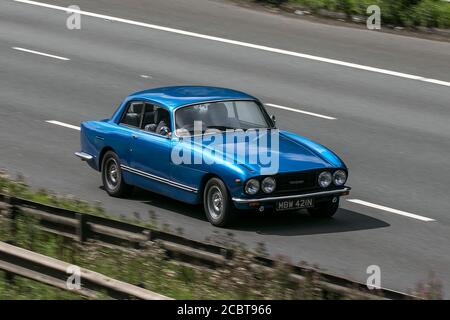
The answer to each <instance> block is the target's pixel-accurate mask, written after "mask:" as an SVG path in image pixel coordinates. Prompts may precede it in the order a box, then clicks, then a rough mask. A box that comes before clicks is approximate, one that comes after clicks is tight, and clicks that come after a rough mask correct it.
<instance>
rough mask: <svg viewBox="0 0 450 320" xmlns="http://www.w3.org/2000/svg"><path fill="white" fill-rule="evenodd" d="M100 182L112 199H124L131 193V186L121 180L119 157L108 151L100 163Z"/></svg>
mask: <svg viewBox="0 0 450 320" xmlns="http://www.w3.org/2000/svg"><path fill="white" fill-rule="evenodd" d="M102 181H103V187H104V188H105V190H106V192H107V193H108V194H109V195H110V196H112V197H124V196H127V195H129V194H130V193H131V191H132V186H130V185H128V184H126V183H125V182H124V180H123V176H122V170H121V168H120V161H119V157H118V156H117V155H116V154H115V153H114V152H113V151H108V152H106V154H105V155H104V157H103V161H102Z"/></svg>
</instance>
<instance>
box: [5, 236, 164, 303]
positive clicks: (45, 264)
mask: <svg viewBox="0 0 450 320" xmlns="http://www.w3.org/2000/svg"><path fill="white" fill-rule="evenodd" d="M69 267H71V265H70V264H69V263H67V262H64V261H60V260H57V259H54V258H51V257H47V256H44V255H42V254H39V253H36V252H32V251H29V250H25V249H23V248H19V247H16V246H13V245H10V244H7V243H4V242H0V269H2V270H4V271H6V273H7V274H14V275H20V276H22V277H25V278H28V279H32V280H36V281H39V282H42V283H46V284H48V285H51V286H54V287H57V288H60V289H65V290H68V287H67V284H66V280H67V278H68V274H67V270H68V269H69ZM80 279H82V288H81V289H79V290H76V291H74V292H75V293H77V294H80V295H82V296H84V297H87V298H95V297H98V294H97V292H99V291H102V292H106V293H107V294H108V296H109V297H112V298H118V299H130V298H131V299H143V300H169V299H170V298H168V297H165V296H163V295H160V294H157V293H154V292H152V291H149V290H146V289H143V288H140V287H137V286H134V285H132V284H129V283H125V282H122V281H119V280H116V279H113V278H110V277H107V276H105V275H103V274H100V273H98V272H94V271H91V270H88V269H84V268H80Z"/></svg>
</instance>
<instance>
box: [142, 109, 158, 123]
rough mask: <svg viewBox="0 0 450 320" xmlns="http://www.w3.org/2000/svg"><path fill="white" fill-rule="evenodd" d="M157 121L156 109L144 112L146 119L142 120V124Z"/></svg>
mask: <svg viewBox="0 0 450 320" xmlns="http://www.w3.org/2000/svg"><path fill="white" fill-rule="evenodd" d="M152 123H155V111H147V112H145V113H144V119H143V120H142V126H143V127H145V126H146V125H147V124H152Z"/></svg>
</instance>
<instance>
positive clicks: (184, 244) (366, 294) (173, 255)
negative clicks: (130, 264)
mask: <svg viewBox="0 0 450 320" xmlns="http://www.w3.org/2000/svg"><path fill="white" fill-rule="evenodd" d="M0 214H2V215H3V216H6V217H8V218H10V219H13V220H14V219H15V217H16V216H17V215H19V214H26V215H32V216H35V217H37V219H38V220H39V222H40V225H41V228H43V229H44V230H45V231H48V232H52V233H56V234H59V235H62V236H64V237H67V238H70V239H72V240H74V241H79V242H81V243H84V242H86V241H88V240H89V239H93V240H97V241H99V242H100V243H105V244H108V245H111V244H113V245H119V246H122V247H128V248H130V247H132V248H134V249H139V248H144V247H145V246H146V243H147V242H149V241H158V242H159V243H160V244H161V247H162V248H164V249H165V250H166V255H167V257H168V258H170V259H175V260H179V261H182V262H185V263H190V264H194V265H202V266H206V267H209V268H217V267H220V266H224V265H226V264H227V263H229V262H231V261H232V260H233V255H234V252H233V250H231V249H228V248H225V247H221V246H217V245H214V244H209V243H204V242H199V241H194V240H191V239H188V238H185V237H183V236H179V235H175V234H172V233H168V232H164V231H160V230H154V229H150V228H146V227H142V226H138V225H135V224H131V223H126V222H122V221H118V220H114V219H110V218H104V217H99V216H95V215H91V214H86V213H80V212H74V211H70V210H66V209H61V208H57V207H53V206H49V205H44V204H41V203H36V202H32V201H29V200H25V199H19V198H15V197H9V196H6V195H2V194H0ZM256 260H257V261H258V264H254V265H251V266H249V268H272V267H274V266H275V265H276V261H275V260H272V259H270V258H267V257H261V256H257V257H256ZM0 261H1V259H0ZM1 268H2V265H1V264H0V269H1ZM292 269H293V273H292V274H291V275H290V276H291V277H293V278H294V279H296V280H298V281H303V280H305V277H306V276H307V275H308V274H310V273H311V272H312V271H314V272H316V273H317V274H318V275H319V277H320V279H321V280H320V282H319V285H320V286H321V288H322V290H323V292H324V294H327V293H331V294H337V295H343V296H348V295H349V294H350V295H353V296H356V297H361V298H364V299H395V300H397V299H415V298H416V297H414V296H411V295H408V294H405V293H402V292H398V291H394V290H389V289H385V288H381V289H375V290H370V291H369V290H368V289H367V287H366V285H365V284H363V283H360V282H356V281H353V280H350V279H347V278H343V277H340V276H337V275H334V274H331V273H326V272H322V271H320V270H316V269H314V268H310V267H304V266H295V265H293V266H292Z"/></svg>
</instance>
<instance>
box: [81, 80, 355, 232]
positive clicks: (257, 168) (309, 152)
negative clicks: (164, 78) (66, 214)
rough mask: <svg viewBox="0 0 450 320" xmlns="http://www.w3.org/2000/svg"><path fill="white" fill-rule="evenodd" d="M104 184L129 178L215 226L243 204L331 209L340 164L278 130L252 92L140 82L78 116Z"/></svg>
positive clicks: (86, 155) (119, 192)
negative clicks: (197, 209) (142, 85)
mask: <svg viewBox="0 0 450 320" xmlns="http://www.w3.org/2000/svg"><path fill="white" fill-rule="evenodd" d="M75 154H76V155H77V156H78V157H79V158H81V160H83V161H86V162H87V163H88V164H89V165H90V166H91V167H92V168H93V169H95V170H97V171H100V172H101V176H102V181H103V186H104V188H105V190H106V192H107V193H108V194H109V195H111V196H114V197H124V196H127V195H128V194H129V193H130V192H131V191H132V188H133V186H137V187H140V188H143V189H147V190H150V191H152V192H155V193H158V194H162V195H164V196H167V197H170V198H173V199H176V200H179V201H183V202H186V203H190V204H201V203H202V204H203V207H204V210H205V213H206V217H207V218H208V220H209V221H210V222H211V223H212V224H213V225H215V226H221V227H223V226H226V225H229V224H230V223H231V222H232V221H233V220H234V219H235V218H236V217H237V216H239V215H238V213H239V212H244V211H249V210H253V211H259V212H263V211H265V210H271V211H284V210H300V209H307V210H308V212H309V213H310V214H312V215H314V216H318V217H331V216H332V215H334V213H335V212H336V211H337V209H338V207H339V199H340V197H341V196H344V195H348V194H349V191H350V187H348V186H346V185H345V183H346V181H347V176H348V170H347V167H346V165H345V164H344V163H343V161H342V160H341V159H340V158H339V157H338V156H337V155H335V154H334V153H333V152H332V151H330V150H329V149H327V148H325V147H323V146H322V145H320V144H318V143H315V142H313V141H311V140H309V139H307V138H305V137H302V136H299V135H297V134H294V133H291V132H286V131H282V130H279V129H278V128H277V127H276V122H275V117H274V116H270V115H269V114H268V113H267V111H266V110H265V108H264V105H263V104H262V103H261V102H260V101H259V100H258V99H257V98H255V97H253V96H250V95H248V94H245V93H243V92H239V91H235V90H231V89H225V88H216V87H204V86H177V87H164V88H156V89H150V90H145V91H141V92H137V93H134V94H132V95H130V96H128V97H127V98H126V99H125V100H124V101H123V102H122V104H121V105H120V106H119V108H118V109H117V111H116V112H115V113H114V114H113V116H112V117H111V118H110V119H104V120H101V121H86V122H83V123H82V124H81V151H80V152H76V153H75Z"/></svg>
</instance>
